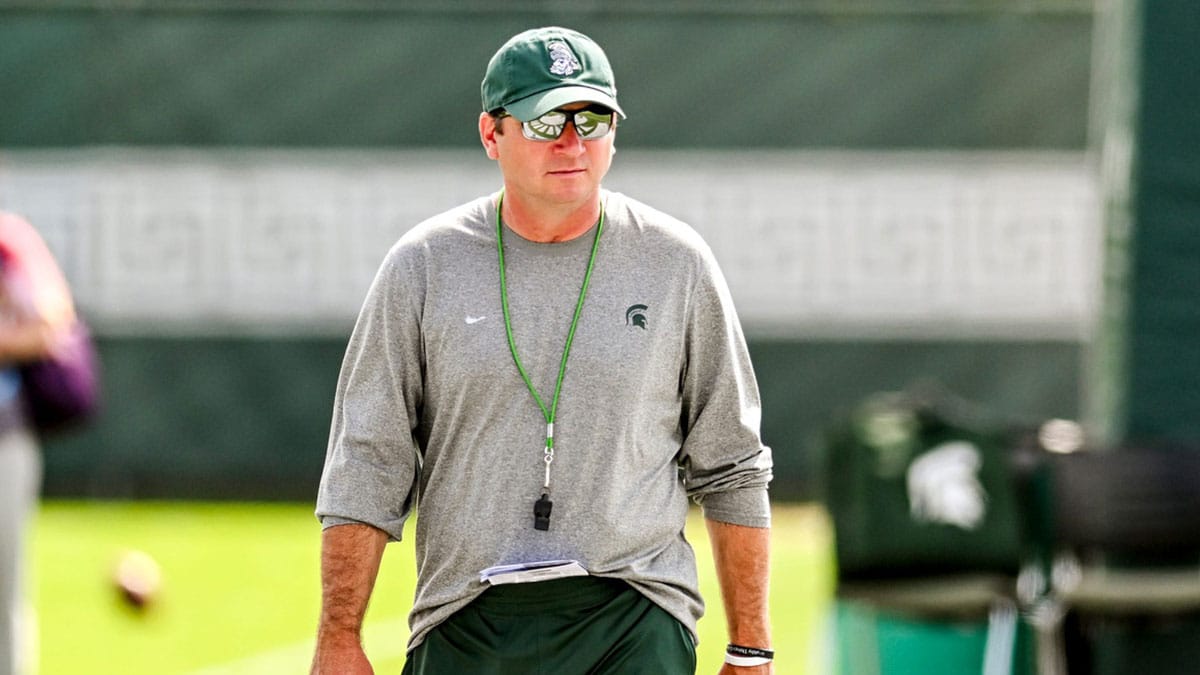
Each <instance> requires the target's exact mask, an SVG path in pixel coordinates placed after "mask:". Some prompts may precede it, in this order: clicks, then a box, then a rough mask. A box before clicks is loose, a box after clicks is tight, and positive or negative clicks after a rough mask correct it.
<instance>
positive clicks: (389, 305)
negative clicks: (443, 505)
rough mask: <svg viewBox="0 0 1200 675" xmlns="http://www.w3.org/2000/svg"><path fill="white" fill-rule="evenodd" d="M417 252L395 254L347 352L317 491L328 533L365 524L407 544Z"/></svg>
mask: <svg viewBox="0 0 1200 675" xmlns="http://www.w3.org/2000/svg"><path fill="white" fill-rule="evenodd" d="M412 253H413V252H412V251H407V252H406V251H405V249H404V248H403V247H402V246H397V247H394V248H393V249H392V250H391V251H390V252H389V253H388V256H387V258H386V259H385V261H384V263H383V265H382V266H381V267H380V269H379V272H378V273H377V274H376V276H375V280H374V281H373V282H372V284H371V288H370V290H369V291H368V293H367V297H366V300H365V301H364V303H363V307H362V310H361V311H360V313H359V316H358V320H357V322H356V324H355V327H354V331H353V333H352V334H351V337H350V341H349V344H348V346H347V348H346V355H345V358H344V359H343V362H342V369H341V374H340V375H339V377H338V384H337V389H336V392H335V394H334V405H333V418H332V421H331V424H330V433H329V445H328V447H327V450H326V456H325V466H324V470H323V472H322V475H321V483H320V487H319V490H318V493H317V504H316V515H317V517H318V518H319V519H320V520H321V523H322V525H323V526H324V527H332V526H334V525H340V524H344V523H355V522H356V523H365V524H367V525H371V526H374V527H377V528H379V529H380V530H383V531H384V532H386V533H387V534H388V536H389V537H390V538H391V539H393V540H399V539H400V537H401V534H402V532H403V529H404V522H405V520H406V519H407V518H408V515H409V513H410V512H411V511H412V508H413V504H414V502H415V500H416V496H417V495H416V493H417V488H416V485H417V477H418V475H419V472H420V448H419V445H418V443H417V440H416V437H415V435H414V434H415V432H416V428H417V424H418V422H419V411H420V409H421V402H422V392H423V387H422V382H423V379H424V378H423V367H422V364H423V355H422V348H421V339H420V307H421V301H420V295H421V293H422V292H423V284H422V279H421V275H420V272H419V265H417V264H414V262H415V261H414V260H413V258H414V256H413V255H412Z"/></svg>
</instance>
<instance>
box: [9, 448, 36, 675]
mask: <svg viewBox="0 0 1200 675" xmlns="http://www.w3.org/2000/svg"><path fill="white" fill-rule="evenodd" d="M41 482H42V454H41V450H40V449H39V447H38V443H37V439H36V438H34V437H33V436H32V435H30V434H29V433H28V432H25V431H21V430H17V431H10V432H7V433H4V434H0V675H17V674H18V673H26V672H28V671H27V670H25V669H24V668H23V664H28V662H29V661H30V658H29V657H30V656H32V655H29V654H25V653H23V649H24V647H25V646H26V645H27V644H28V641H27V640H26V636H28V635H29V634H30V633H29V632H28V631H29V630H32V626H26V625H25V624H26V620H25V619H26V617H27V612H26V605H25V594H24V592H23V591H24V590H25V588H24V584H25V583H26V579H25V574H24V567H25V562H26V559H27V556H28V552H27V549H26V548H25V543H26V542H27V541H28V532H27V530H28V526H29V523H30V520H31V518H32V516H33V510H34V508H35V507H36V506H37V499H38V494H39V492H40V489H41Z"/></svg>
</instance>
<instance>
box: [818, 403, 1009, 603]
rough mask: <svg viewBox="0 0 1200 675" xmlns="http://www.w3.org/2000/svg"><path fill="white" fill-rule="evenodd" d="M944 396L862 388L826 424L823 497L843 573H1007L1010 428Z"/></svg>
mask: <svg viewBox="0 0 1200 675" xmlns="http://www.w3.org/2000/svg"><path fill="white" fill-rule="evenodd" d="M966 411H967V408H964V406H963V405H962V404H959V403H955V402H954V401H953V399H949V398H944V397H943V398H940V399H938V400H933V399H931V398H930V397H928V396H919V395H913V394H908V393H885V394H878V395H875V396H872V397H869V398H868V399H866V400H865V401H863V402H862V403H861V404H860V405H858V406H857V407H856V408H855V409H854V410H853V411H852V412H851V414H849V415H848V416H847V417H846V419H844V420H842V421H841V422H840V423H839V424H837V425H836V426H835V427H834V428H833V429H831V430H829V432H828V434H827V438H826V441H827V444H826V448H825V467H826V470H825V485H824V488H825V503H826V507H827V508H828V510H829V512H830V515H831V517H832V520H833V524H834V534H835V543H836V547H837V564H838V575H839V578H841V579H843V580H849V579H883V578H905V577H917V576H930V575H941V574H959V573H968V572H969V573H977V572H997V573H1004V574H1015V573H1016V572H1017V570H1018V567H1019V565H1020V558H1021V553H1022V552H1021V533H1020V522H1019V517H1020V514H1019V512H1018V509H1017V497H1016V494H1015V492H1014V489H1013V479H1012V470H1011V469H1012V467H1011V466H1010V462H1011V458H1012V457H1013V455H1014V452H1015V450H1016V446H1017V443H1018V438H1019V436H1018V434H1017V433H1016V431H1015V430H1013V429H1011V428H1005V427H1003V426H1001V425H997V424H993V423H991V422H989V421H986V420H985V419H984V418H983V416H981V415H978V414H975V413H968V412H966Z"/></svg>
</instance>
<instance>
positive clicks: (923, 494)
mask: <svg viewBox="0 0 1200 675" xmlns="http://www.w3.org/2000/svg"><path fill="white" fill-rule="evenodd" d="M982 465H983V458H982V457H981V456H980V453H979V448H977V447H975V445H974V444H973V443H969V442H967V441H950V442H948V443H942V444H941V445H938V446H936V447H934V448H933V449H931V450H929V452H926V453H925V454H923V455H921V456H920V457H918V458H916V459H915V460H913V462H912V464H910V465H909V467H908V502H909V508H910V511H911V513H912V516H913V518H914V519H916V520H920V521H924V522H927V523H941V524H944V525H954V526H956V527H960V528H962V529H964V530H974V529H975V528H977V527H979V525H980V524H981V523H982V522H983V517H984V515H985V514H986V512H987V506H986V500H987V494H986V493H985V492H984V490H983V485H981V484H980V482H979V476H978V474H979V469H980V467H982Z"/></svg>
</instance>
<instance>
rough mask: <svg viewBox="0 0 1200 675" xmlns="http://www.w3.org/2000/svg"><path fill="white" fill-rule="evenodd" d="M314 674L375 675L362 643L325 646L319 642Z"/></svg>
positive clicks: (313, 669) (314, 662)
mask: <svg viewBox="0 0 1200 675" xmlns="http://www.w3.org/2000/svg"><path fill="white" fill-rule="evenodd" d="M312 675H375V669H374V668H372V667H371V663H370V661H367V654H366V652H364V651H363V648H362V645H361V644H358V642H357V641H355V643H354V644H352V645H343V646H333V645H330V646H325V645H322V644H321V643H320V641H318V642H317V654H316V656H315V657H313V664H312Z"/></svg>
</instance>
